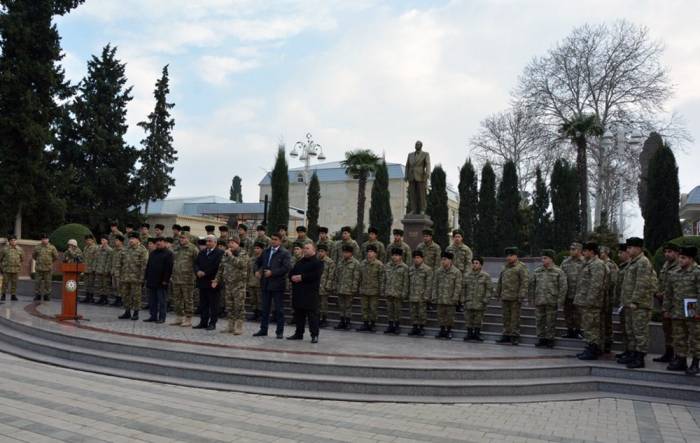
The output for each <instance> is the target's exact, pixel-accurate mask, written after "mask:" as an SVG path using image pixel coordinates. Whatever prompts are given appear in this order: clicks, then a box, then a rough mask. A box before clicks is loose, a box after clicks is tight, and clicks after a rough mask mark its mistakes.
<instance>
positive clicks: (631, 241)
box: [626, 237, 644, 248]
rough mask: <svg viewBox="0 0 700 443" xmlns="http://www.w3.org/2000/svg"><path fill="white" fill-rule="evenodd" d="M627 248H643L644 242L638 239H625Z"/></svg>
mask: <svg viewBox="0 0 700 443" xmlns="http://www.w3.org/2000/svg"><path fill="white" fill-rule="evenodd" d="M626 243H627V247H630V246H636V247H638V248H643V247H644V240H643V239H641V238H639V237H630V238H628V239H627V242H626Z"/></svg>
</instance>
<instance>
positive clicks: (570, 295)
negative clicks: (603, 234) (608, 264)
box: [561, 257, 583, 331]
mask: <svg viewBox="0 0 700 443" xmlns="http://www.w3.org/2000/svg"><path fill="white" fill-rule="evenodd" d="M582 267H583V259H581V258H580V257H579V258H573V257H566V259H565V260H564V261H563V262H562V263H561V270H562V271H564V273H565V274H566V284H567V290H566V298H565V299H564V321H565V322H566V328H567V329H569V330H573V331H576V330H578V329H581V316H580V314H579V313H578V312H577V311H576V306H574V297H575V296H576V284H577V283H578V273H579V272H580V271H581V268H582Z"/></svg>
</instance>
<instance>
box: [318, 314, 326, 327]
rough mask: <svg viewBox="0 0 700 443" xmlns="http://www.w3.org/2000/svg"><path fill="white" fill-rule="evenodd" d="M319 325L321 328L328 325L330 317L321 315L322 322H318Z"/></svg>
mask: <svg viewBox="0 0 700 443" xmlns="http://www.w3.org/2000/svg"><path fill="white" fill-rule="evenodd" d="M318 327H319V328H325V327H328V319H327V318H326V316H325V315H324V316H323V317H321V322H320V323H319V324H318Z"/></svg>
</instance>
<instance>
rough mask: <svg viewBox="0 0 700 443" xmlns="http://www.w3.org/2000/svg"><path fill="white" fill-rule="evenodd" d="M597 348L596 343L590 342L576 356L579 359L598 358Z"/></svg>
mask: <svg viewBox="0 0 700 443" xmlns="http://www.w3.org/2000/svg"><path fill="white" fill-rule="evenodd" d="M598 350H599V348H598V345H596V344H591V345H588V347H586V349H585V350H584V351H583V352H582V353H580V354H578V355H577V356H576V357H577V358H578V359H579V360H598Z"/></svg>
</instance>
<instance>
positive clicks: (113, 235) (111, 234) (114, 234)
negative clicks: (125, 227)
mask: <svg viewBox="0 0 700 443" xmlns="http://www.w3.org/2000/svg"><path fill="white" fill-rule="evenodd" d="M117 235H122V236H123V235H124V234H122V231H120V230H119V229H117V232H112V231H110V232H109V235H108V236H107V240H108V241H109V247H110V248H114V245H115V244H116V243H115V241H116V240H117Z"/></svg>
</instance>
